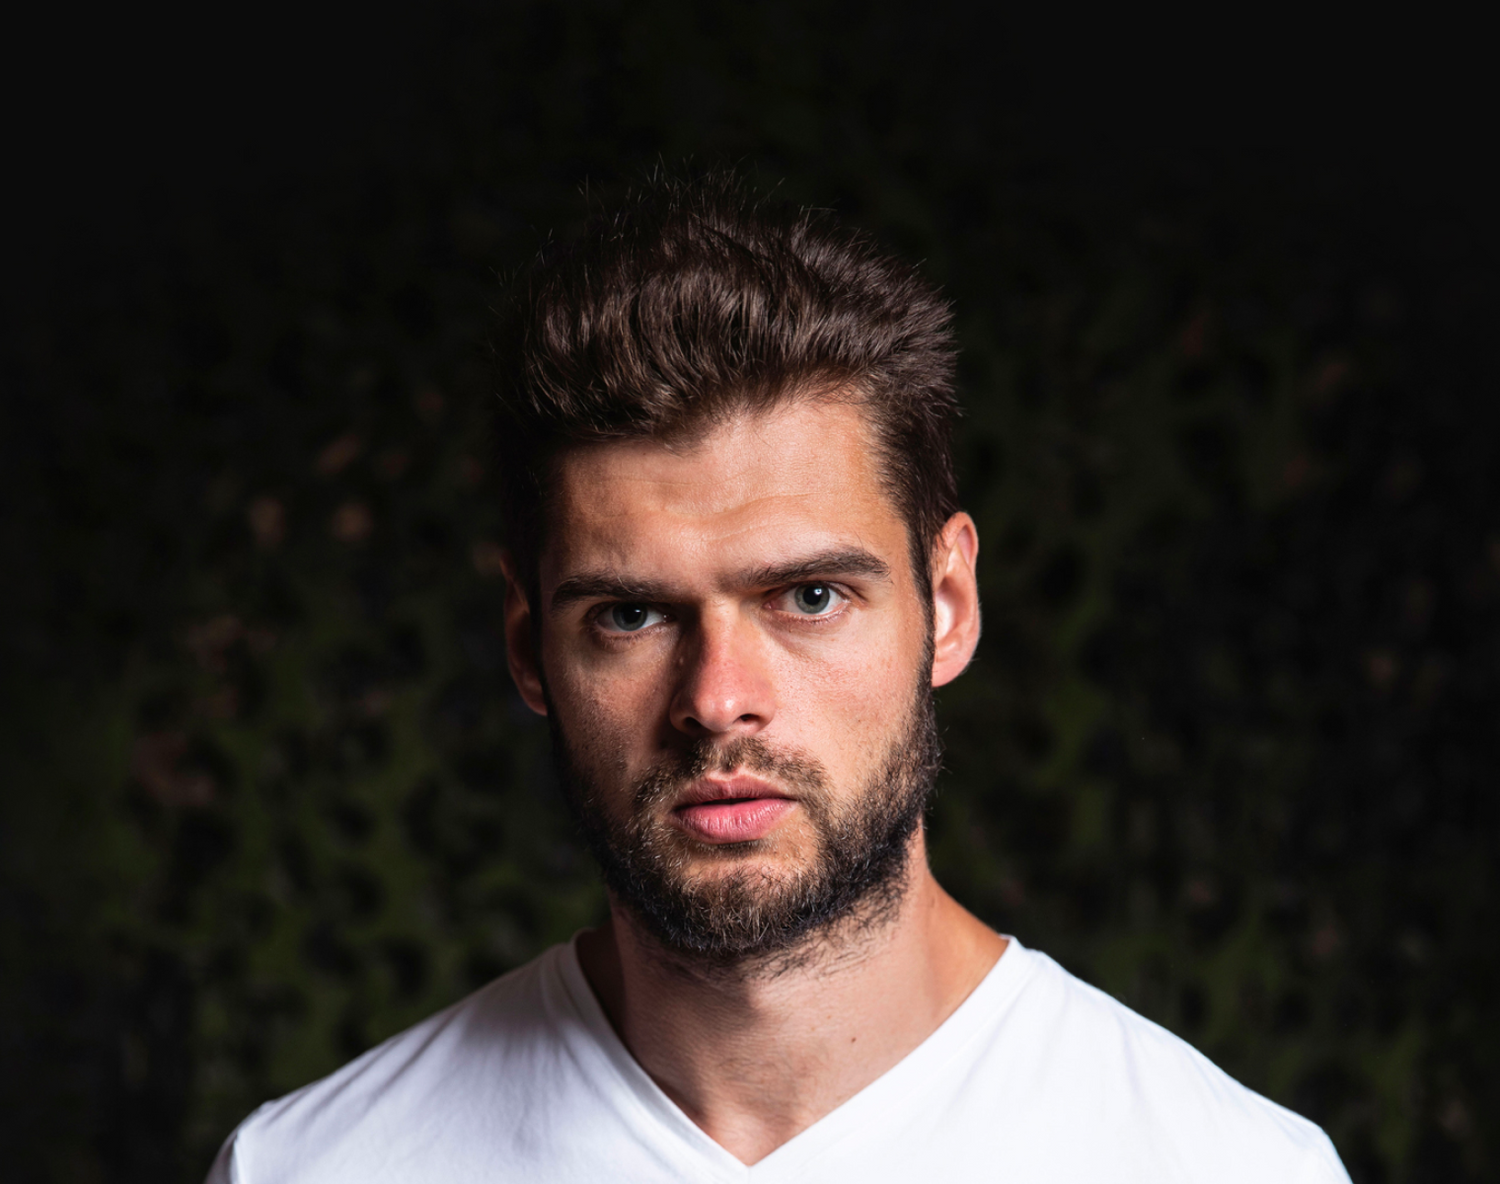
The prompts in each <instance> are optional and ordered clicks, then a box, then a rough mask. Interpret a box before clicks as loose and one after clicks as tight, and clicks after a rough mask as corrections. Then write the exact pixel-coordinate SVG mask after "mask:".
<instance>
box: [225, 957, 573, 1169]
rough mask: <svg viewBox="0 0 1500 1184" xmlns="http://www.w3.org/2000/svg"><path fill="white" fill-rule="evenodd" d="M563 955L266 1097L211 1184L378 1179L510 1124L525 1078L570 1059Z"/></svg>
mask: <svg viewBox="0 0 1500 1184" xmlns="http://www.w3.org/2000/svg"><path fill="white" fill-rule="evenodd" d="M562 949H563V948H562V947H556V948H554V949H552V950H549V951H548V952H547V953H545V954H543V955H542V956H541V957H540V958H538V959H536V960H535V961H533V962H531V963H528V964H527V965H525V966H523V967H521V968H519V969H517V970H514V971H512V972H511V973H509V974H507V975H504V976H502V977H501V978H498V979H496V980H495V981H494V982H492V983H490V984H488V985H487V986H485V987H483V988H481V989H480V990H478V991H476V992H474V994H472V995H470V996H468V997H467V998H465V999H462V1000H460V1001H459V1002H458V1003H455V1004H454V1005H453V1006H451V1007H448V1008H446V1009H445V1010H443V1011H440V1012H438V1013H437V1014H435V1015H432V1016H430V1017H428V1018H427V1019H425V1020H423V1021H422V1022H421V1023H418V1024H416V1025H414V1026H413V1027H411V1028H408V1029H407V1030H406V1031H404V1032H401V1033H399V1034H397V1035H395V1036H392V1037H391V1038H390V1039H389V1040H386V1041H385V1042H384V1043H382V1044H380V1045H377V1046H376V1047H375V1048H372V1049H371V1050H370V1051H368V1052H366V1053H365V1054H364V1055H362V1056H360V1057H358V1058H357V1059H355V1060H353V1061H351V1062H350V1063H349V1064H347V1065H345V1066H344V1067H343V1068H341V1069H339V1070H338V1071H337V1072H335V1073H333V1074H331V1075H329V1076H328V1077H325V1078H323V1079H322V1080H320V1081H315V1082H313V1083H312V1084H310V1085H307V1086H304V1087H303V1088H302V1089H299V1090H297V1091H296V1092H294V1093H291V1094H288V1095H287V1096H285V1097H283V1098H279V1099H277V1100H276V1101H273V1102H267V1103H266V1104H265V1105H264V1106H262V1107H260V1109H258V1110H257V1111H255V1113H254V1114H252V1115H251V1116H250V1117H249V1118H247V1119H246V1120H245V1121H244V1122H243V1123H241V1124H240V1126H239V1128H238V1129H237V1130H236V1131H235V1132H234V1134H232V1135H231V1136H230V1138H229V1140H228V1141H227V1142H226V1143H225V1145H224V1149H223V1150H222V1151H221V1152H220V1155H219V1159H218V1161H217V1162H216V1163H215V1166H214V1169H213V1171H212V1172H211V1174H210V1176H209V1182H210V1184H231V1182H232V1184H254V1182H258V1181H262V1180H266V1181H269V1180H276V1181H292V1180H303V1179H306V1180H319V1181H343V1180H346V1179H348V1180H356V1179H373V1178H379V1177H380V1176H381V1175H382V1172H381V1171H380V1170H379V1169H378V1167H377V1165H378V1164H379V1163H381V1162H387V1163H388V1162H390V1158H391V1157H392V1156H394V1157H396V1158H398V1159H399V1158H401V1157H402V1156H404V1155H405V1154H407V1153H408V1152H413V1151H416V1150H419V1148H418V1147H416V1146H415V1144H417V1143H422V1142H427V1141H429V1140H431V1138H432V1137H433V1133H434V1132H435V1131H437V1130H438V1129H440V1128H442V1127H445V1126H446V1127H450V1128H451V1127H453V1126H454V1125H455V1124H456V1125H458V1126H463V1125H466V1124H467V1123H469V1122H471V1121H477V1122H480V1123H488V1124H490V1125H492V1126H494V1125H499V1126H502V1127H503V1125H504V1123H505V1122H506V1116H507V1115H514V1114H515V1112H516V1110H517V1108H518V1105H519V1106H524V1094H525V1091H524V1089H523V1088H521V1087H522V1083H532V1084H534V1083H535V1082H536V1081H537V1080H539V1079H540V1078H542V1077H544V1076H545V1072H544V1069H543V1066H544V1063H545V1062H548V1061H552V1062H555V1061H556V1060H557V1059H558V1058H559V1056H560V1055H563V1054H562V1052H561V1047H562V1045H563V1043H564V1036H565V1033H563V1032H562V1031H560V1027H559V1014H558V1013H559V1008H558V1004H557V1000H556V999H555V998H552V997H551V996H553V995H555V993H556V991H557V989H558V984H559V982H560V980H559V978H558V976H557V975H556V973H555V969H554V967H553V965H552V964H553V963H554V962H555V961H556V960H557V959H558V958H559V956H560V955H561V953H562ZM450 1166H452V1165H450Z"/></svg>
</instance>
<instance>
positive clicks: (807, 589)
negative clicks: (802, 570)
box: [791, 584, 844, 617]
mask: <svg viewBox="0 0 1500 1184" xmlns="http://www.w3.org/2000/svg"><path fill="white" fill-rule="evenodd" d="M843 599H844V598H843V596H841V595H840V594H839V593H838V592H836V591H835V590H834V589H833V588H832V587H830V586H829V585H828V584H799V585H798V586H797V587H795V588H793V589H792V594H791V601H792V607H793V608H794V609H795V610H796V611H797V612H799V613H802V614H803V615H804V616H809V617H816V616H824V615H826V614H827V613H828V612H830V611H831V610H832V609H835V608H837V607H838V606H839V604H840V603H841V602H842V601H843Z"/></svg>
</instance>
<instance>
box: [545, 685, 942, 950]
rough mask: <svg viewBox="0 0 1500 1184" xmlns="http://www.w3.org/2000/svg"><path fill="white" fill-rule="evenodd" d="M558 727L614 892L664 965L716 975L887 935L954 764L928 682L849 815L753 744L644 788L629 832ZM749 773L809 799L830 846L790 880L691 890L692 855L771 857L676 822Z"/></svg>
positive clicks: (791, 762)
mask: <svg viewBox="0 0 1500 1184" xmlns="http://www.w3.org/2000/svg"><path fill="white" fill-rule="evenodd" d="M556 720H557V714H556V712H555V711H553V712H550V713H549V715H548V721H549V723H550V724H551V727H552V742H553V751H554V754H555V757H556V760H557V767H558V770H559V773H560V775H561V778H562V781H563V786H564V792H565V796H566V798H567V801H568V805H569V807H570V809H571V811H572V813H573V815H574V818H575V819H576V821H577V823H578V825H579V827H580V829H581V830H582V832H583V835H584V838H585V840H586V842H587V843H588V846H589V849H590V850H591V851H592V852H593V854H594V857H595V859H597V860H598V862H599V865H600V868H601V869H602V871H603V873H604V880H605V883H606V884H608V885H609V888H610V890H611V892H613V893H614V895H615V897H616V898H617V899H618V900H619V901H620V902H621V903H622V904H624V905H625V906H626V907H627V908H629V909H630V910H631V911H632V912H633V913H634V914H635V915H636V916H637V917H638V918H639V919H640V920H641V921H642V922H643V923H644V925H645V927H646V929H647V930H648V931H649V932H650V933H651V934H652V935H653V936H654V937H655V938H656V940H657V941H658V942H659V943H660V944H661V946H662V947H663V948H664V952H666V953H669V954H673V955H676V956H677V957H678V958H679V959H680V960H682V961H683V962H685V963H686V964H688V965H691V966H696V967H700V968H703V969H709V968H712V967H726V968H727V967H731V966H732V967H736V968H741V969H743V968H745V967H746V966H747V965H748V964H752V963H764V964H770V963H773V962H774V963H776V964H777V965H778V966H779V965H783V964H790V962H792V961H795V960H796V955H797V951H801V950H806V949H807V948H808V947H809V946H810V945H811V944H812V943H811V940H810V939H812V938H813V937H814V936H815V935H826V934H828V933H829V932H830V930H831V929H832V928H833V927H834V926H836V925H839V924H840V923H848V924H852V925H853V926H854V927H856V928H859V929H864V928H866V927H869V926H872V925H876V924H879V923H880V922H881V921H882V920H884V919H886V918H888V917H890V916H892V915H893V914H894V913H895V911H896V909H897V907H898V906H899V904H900V902H901V898H902V896H903V894H904V892H905V889H906V872H907V852H908V849H909V845H910V840H911V837H912V834H913V833H914V832H915V831H916V828H917V826H918V825H920V823H921V820H922V814H923V812H924V810H925V809H926V806H927V802H928V800H929V798H930V797H931V794H932V788H933V785H934V783H935V782H936V780H937V774H938V770H939V767H940V766H941V763H942V745H941V742H940V741H939V739H938V732H937V722H936V717H935V715H934V712H933V704H932V692H931V689H930V688H929V687H928V686H927V685H925V683H924V684H923V685H922V686H921V687H920V688H919V690H918V693H917V694H916V695H915V696H914V697H913V700H912V702H911V706H910V709H909V714H908V718H907V721H906V726H905V727H904V728H903V729H902V730H901V731H900V733H899V734H898V735H897V736H896V737H895V739H894V742H893V743H892V744H891V746H890V749H889V750H888V752H887V754H886V757H885V760H884V762H883V763H882V766H881V768H880V769H879V771H878V772H877V773H876V775H875V776H874V777H873V778H872V779H871V781H870V782H869V784H868V785H866V786H865V788H864V791H863V792H862V793H860V794H859V795H857V796H856V797H855V798H853V799H852V800H850V801H846V802H842V803H838V804H837V805H835V804H834V799H833V796H832V794H831V792H830V786H829V782H828V777H827V774H826V772H825V771H824V769H823V768H822V766H821V765H820V764H818V763H817V762H816V761H813V760H811V759H809V758H807V757H805V756H798V755H783V754H779V753H777V752H775V751H774V750H773V749H771V748H770V747H769V746H768V745H767V744H766V743H765V742H764V741H762V740H759V739H757V738H754V737H750V738H743V739H740V740H736V741H732V742H731V743H729V744H726V745H723V746H722V747H721V746H717V745H714V744H712V743H709V742H704V743H700V744H697V745H694V746H692V747H691V748H688V749H686V750H685V751H683V752H681V753H680V754H674V755H673V756H672V757H670V758H668V759H666V760H664V761H662V762H661V763H660V764H658V765H657V766H656V767H655V768H653V769H652V770H651V771H650V772H649V773H648V774H647V775H646V776H645V777H644V778H642V780H641V781H640V783H639V784H638V785H637V786H636V788H635V791H634V794H633V795H632V800H631V812H630V817H629V818H628V819H627V820H625V821H624V822H623V823H618V822H615V821H613V820H612V819H610V818H609V817H608V816H607V814H606V813H605V810H604V809H603V808H602V806H601V803H600V801H599V797H598V794H597V792H596V790H595V788H594V787H593V786H591V785H590V784H589V783H588V781H587V779H586V778H585V777H584V776H583V775H582V774H581V773H580V771H579V768H578V764H577V762H576V761H575V759H574V756H573V750H572V749H571V748H570V747H569V745H568V742H567V741H566V740H565V739H564V737H563V736H562V735H561V731H560V729H559V727H558V726H557V723H556ZM735 769H741V770H746V771H749V772H752V773H759V774H762V775H765V776H768V777H771V778H773V779H775V780H776V781H778V782H780V783H781V784H782V785H784V786H785V787H786V788H787V789H788V790H789V791H790V792H791V793H793V794H794V795H795V796H796V797H797V799H798V801H799V804H800V806H801V807H802V809H804V810H805V811H806V813H807V816H808V818H809V820H810V822H811V824H812V829H813V833H814V837H815V840H816V850H815V851H814V853H813V858H812V860H811V861H810V863H809V864H808V866H806V867H804V868H802V869H800V870H799V871H798V872H797V873H795V874H793V875H790V876H774V875H768V874H765V873H764V872H762V871H759V870H757V869H749V868H747V869H744V870H740V871H732V872H730V873H728V874H725V875H719V876H712V877H708V878H706V879H702V880H697V881H695V880H694V879H692V878H691V877H690V874H689V873H688V871H687V868H688V865H689V857H690V856H691V857H693V858H696V859H698V860H707V859H721V860H725V861H729V862H733V861H735V860H738V859H742V858H743V857H744V855H745V854H746V851H747V849H752V850H753V849H754V848H755V847H757V846H760V843H759V842H756V843H737V844H730V845H725V846H722V847H714V846H712V845H708V844H692V843H691V841H690V840H687V839H686V838H684V837H683V836H682V835H680V834H679V833H677V832H676V830H675V828H672V827H671V825H670V824H669V823H668V822H666V821H665V819H664V817H663V815H664V811H665V810H666V808H667V803H669V802H670V801H672V800H674V799H675V797H676V796H677V794H678V792H679V791H680V790H681V789H682V787H683V786H685V785H687V784H688V783H690V782H692V781H694V780H696V779H697V778H699V777H701V776H703V775H704V774H706V773H710V772H715V771H719V772H730V771H733V770H735ZM771 841H774V840H768V841H767V842H771Z"/></svg>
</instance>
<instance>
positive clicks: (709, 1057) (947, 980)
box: [578, 830, 1005, 1164]
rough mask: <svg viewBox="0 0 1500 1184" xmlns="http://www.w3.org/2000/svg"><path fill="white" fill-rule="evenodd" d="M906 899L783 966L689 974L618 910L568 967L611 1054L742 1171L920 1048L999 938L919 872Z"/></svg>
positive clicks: (777, 962) (915, 859)
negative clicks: (615, 1050)
mask: <svg viewBox="0 0 1500 1184" xmlns="http://www.w3.org/2000/svg"><path fill="white" fill-rule="evenodd" d="M906 871H907V888H906V891H905V893H904V894H903V896H902V898H901V901H900V903H899V905H898V906H897V907H896V908H895V909H894V910H893V911H892V912H891V913H890V914H889V915H888V916H884V917H881V918H879V919H878V920H871V919H865V923H861V918H858V917H855V918H852V919H851V920H850V921H848V922H846V923H844V924H843V925H841V926H839V927H838V928H837V929H836V930H834V931H831V932H829V933H826V934H819V935H814V936H813V937H812V939H811V940H810V942H809V943H808V944H807V945H805V946H803V947H801V948H799V949H797V950H795V951H793V952H791V953H790V954H788V955H782V956H778V957H773V958H771V959H759V960H756V961H755V962H751V963H746V964H744V965H741V966H727V967H726V966H720V965H715V966H712V967H698V966H695V965H694V964H693V963H692V962H691V961H685V960H683V959H680V958H669V957H663V956H662V954H663V951H662V949H661V946H660V945H659V943H657V942H656V940H655V939H654V938H653V937H652V936H651V935H649V934H648V933H646V932H644V931H643V930H642V928H641V926H640V924H639V922H638V921H637V920H636V918H635V916H634V914H632V913H631V912H629V910H627V909H625V908H623V907H621V906H620V905H619V904H618V902H616V903H615V904H614V907H613V908H612V909H611V918H610V922H609V924H607V925H605V926H604V927H602V928H600V929H597V930H593V931H591V932H589V933H586V934H584V935H583V936H581V937H580V939H579V943H578V953H579V960H580V962H581V963H582V965H583V969H584V973H585V975H586V976H587V977H588V979H589V982H590V984H591V985H592V986H593V988H594V993H595V994H596V995H597V996H598V997H599V1001H600V1003H601V1004H602V1005H603V1008H604V1011H605V1013H606V1015H608V1016H609V1019H610V1022H611V1023H612V1024H613V1025H614V1028H615V1031H616V1032H617V1033H618V1034H619V1036H620V1038H621V1040H623V1041H624V1043H625V1046H626V1047H627V1048H628V1049H629V1050H630V1052H631V1054H632V1055H633V1056H634V1057H635V1059H636V1060H637V1061H638V1062H639V1063H640V1065H641V1067H642V1068H643V1069H645V1071H646V1072H647V1073H648V1074H650V1076H651V1078H652V1079H653V1080H654V1081H655V1082H656V1084H657V1085H658V1086H660V1087H661V1089H662V1091H663V1092H664V1093H666V1095H667V1096H668V1097H670V1098H671V1099H672V1100H673V1101H674V1102H675V1103H676V1104H677V1105H678V1106H679V1107H680V1108H681V1109H682V1110H683V1112H684V1113H685V1114H687V1116H688V1117H689V1118H691V1119H692V1120H693V1121H694V1122H695V1123H697V1125H698V1126H699V1127H701V1128H702V1129H703V1130H704V1131H705V1132H706V1133H707V1134H708V1135H709V1136H710V1137H711V1138H712V1139H714V1140H715V1141H716V1142H717V1143H719V1145H720V1146H722V1147H724V1148H725V1149H726V1150H727V1151H729V1152H730V1153H731V1154H732V1155H734V1156H735V1157H736V1158H737V1159H739V1160H740V1161H741V1162H743V1163H747V1164H749V1163H755V1162H756V1161H758V1160H760V1159H762V1158H764V1157H765V1156H766V1155H768V1154H770V1152H772V1151H774V1150H775V1149H776V1148H777V1147H779V1146H781V1145H782V1144H783V1143H785V1142H787V1141H788V1140H789V1139H791V1138H792V1137H794V1136H795V1135H797V1134H798V1133H799V1132H801V1131H803V1130H805V1129H806V1128H807V1127H809V1126H811V1125H812V1124H813V1123H815V1122H816V1121H817V1120H818V1119H820V1118H822V1117H823V1116H824V1115H825V1114H828V1113H829V1112H831V1111H832V1110H834V1109H836V1108H837V1107H838V1106H840V1105H841V1104H843V1103H844V1102H845V1101H847V1100H848V1099H849V1098H851V1097H853V1096H854V1095H855V1094H856V1093H858V1092H859V1091H860V1090H861V1089H863V1088H864V1087H865V1086H867V1085H869V1084H870V1083H871V1082H872V1081H874V1080H875V1079H876V1078H877V1077H879V1076H881V1075H882V1074H883V1073H885V1072H886V1071H887V1070H888V1069H890V1068H892V1067H893V1066H895V1065H896V1064H897V1063H898V1062H899V1061H900V1060H902V1058H904V1057H905V1056H906V1055H907V1054H908V1053H910V1052H911V1051H912V1050H913V1049H915V1048H916V1047H917V1046H918V1045H919V1044H921V1043H922V1041H924V1040H925V1039H927V1037H928V1036H930V1035H931V1034H932V1032H933V1031H934V1030H935V1029H936V1028H937V1027H938V1025H939V1024H941V1023H942V1022H943V1021H944V1020H945V1019H947V1018H948V1016H949V1015H951V1014H952V1013H953V1011H954V1010H955V1009H956V1008H957V1007H958V1005H959V1004H960V1003H962V1002H963V1000H964V999H965V998H967V997H968V995H969V993H970V992H971V991H973V989H974V988H975V987H976V986H977V985H978V984H979V982H980V980H981V979H983V978H984V976H985V974H987V973H988V972H989V970H990V968H991V967H992V966H993V965H994V963H995V961H996V959H997V958H998V957H999V956H1000V954H1001V953H1002V952H1003V951H1004V949H1005V940H1004V939H1003V938H1001V937H999V936H998V935H996V934H995V933H994V932H993V931H991V930H990V929H989V928H988V927H986V926H985V925H983V924H982V923H981V922H980V921H978V920H977V919H976V918H975V917H973V916H972V915H971V914H969V913H968V912H967V911H965V910H964V909H963V908H962V907H961V906H960V905H959V904H958V903H957V902H956V901H954V900H953V898H952V897H951V896H949V895H948V894H947V893H946V892H945V891H943V889H942V888H941V887H940V886H939V884H938V882H937V881H936V880H935V879H933V877H932V873H931V872H930V871H929V870H928V868H927V858H926V848H925V844H924V840H923V835H922V832H921V831H920V830H918V832H917V833H916V834H915V835H914V836H913V838H912V844H911V847H910V849H909V851H908V863H907V869H906Z"/></svg>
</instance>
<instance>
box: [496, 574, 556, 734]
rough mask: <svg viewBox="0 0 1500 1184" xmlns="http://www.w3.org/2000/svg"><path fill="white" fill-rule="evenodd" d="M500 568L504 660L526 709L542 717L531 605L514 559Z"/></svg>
mask: <svg viewBox="0 0 1500 1184" xmlns="http://www.w3.org/2000/svg"><path fill="white" fill-rule="evenodd" d="M501 568H502V570H503V571H504V573H505V657H506V661H507V662H508V664H509V666H510V677H511V679H512V681H514V682H515V684H516V690H518V691H519V692H520V693H521V699H522V700H523V701H524V702H525V704H526V706H527V707H529V708H531V710H532V711H534V712H536V713H537V714H538V715H546V714H547V696H546V695H545V694H544V693H543V690H542V674H541V663H540V661H539V658H540V655H539V654H537V652H536V634H535V626H534V624H533V621H532V616H531V605H530V603H529V602H528V601H527V599H526V591H525V588H524V587H523V585H522V584H521V581H520V580H519V579H518V578H517V576H516V566H515V560H514V559H513V557H512V556H511V555H510V553H509V552H507V553H506V554H505V556H504V558H503V559H502V560H501Z"/></svg>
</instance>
